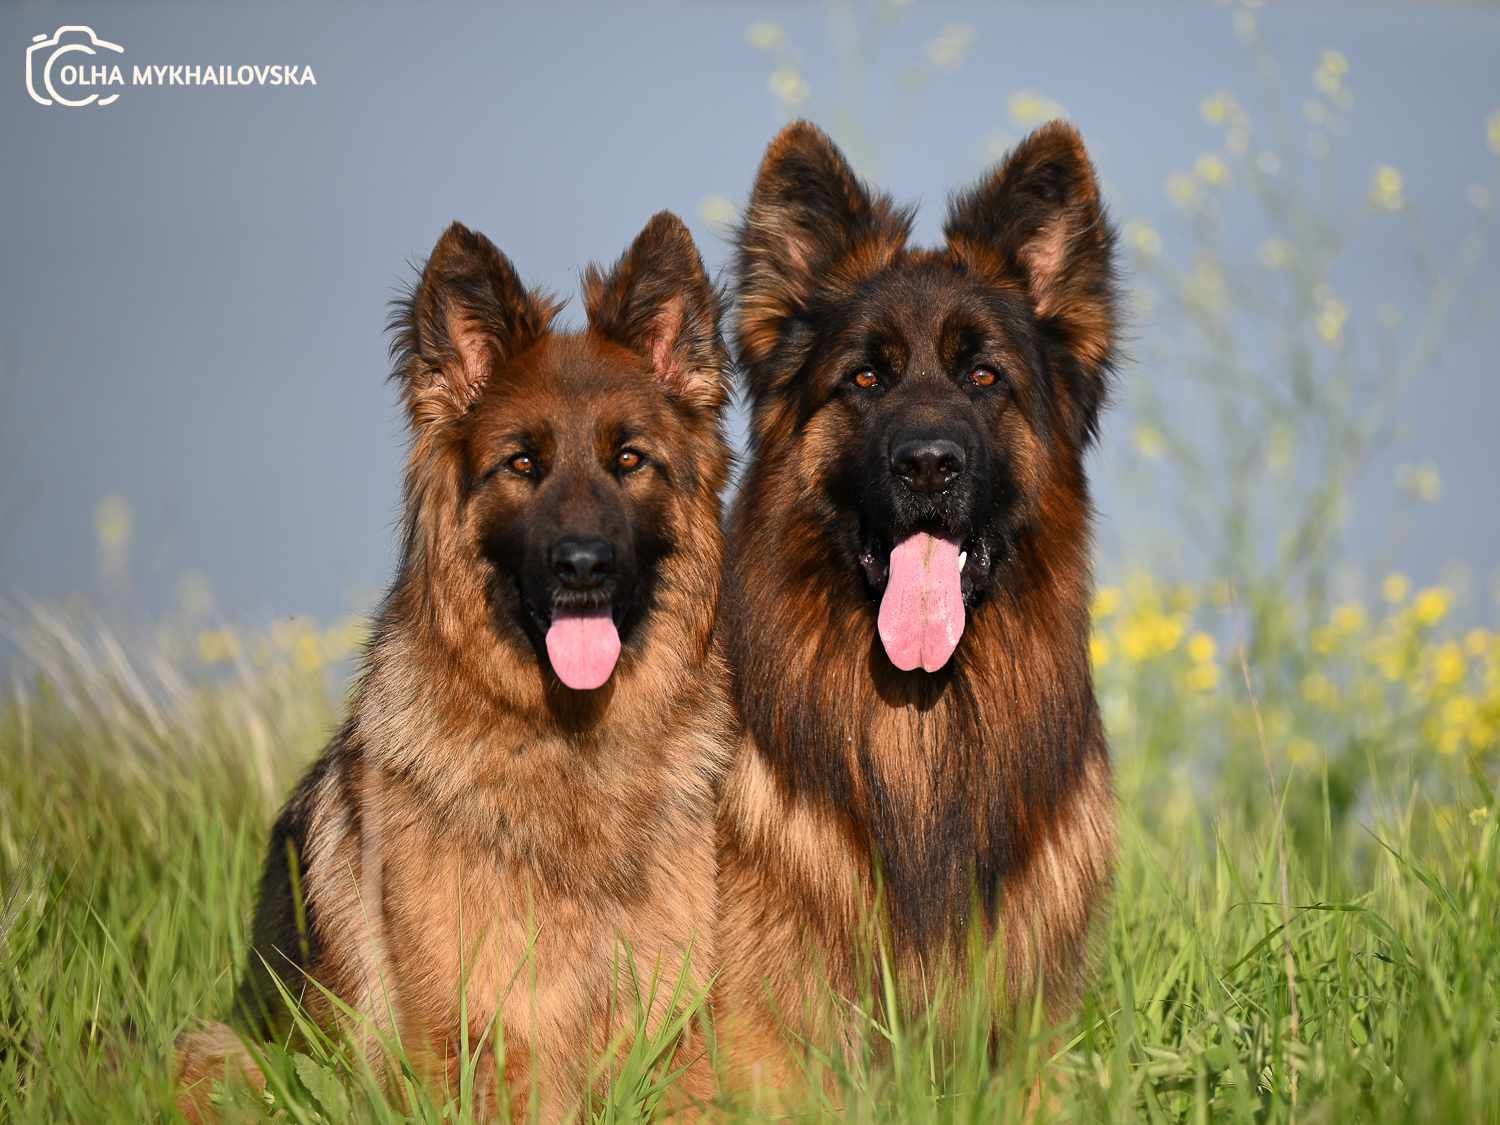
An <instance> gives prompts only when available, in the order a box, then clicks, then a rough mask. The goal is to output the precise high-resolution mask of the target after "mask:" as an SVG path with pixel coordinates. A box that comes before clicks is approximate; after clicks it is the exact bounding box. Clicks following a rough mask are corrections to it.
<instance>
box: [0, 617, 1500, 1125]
mask: <svg viewBox="0 0 1500 1125" xmlns="http://www.w3.org/2000/svg"><path fill="white" fill-rule="evenodd" d="M41 632H42V633H44V634H47V637H49V638H50V639H45V643H43V644H41V645H40V646H39V647H38V649H37V651H38V652H40V653H41V654H42V657H43V659H42V665H43V673H44V675H43V676H42V677H41V678H40V679H39V680H37V682H36V686H34V687H32V688H29V689H28V690H27V691H25V692H24V693H22V694H18V695H17V696H16V697H15V698H14V699H13V700H12V701H11V702H10V703H9V704H8V705H7V706H5V707H4V708H3V709H0V779H3V780H0V1120H5V1121H12V1120H13V1121H56V1120H78V1121H107V1120H131V1121H140V1120H150V1119H157V1118H170V1117H171V1116H172V1114H173V1110H172V1108H171V1089H170V1057H171V1047H172V1042H173V1039H174V1037H175V1036H176V1035H177V1034H178V1032H179V1031H181V1030H182V1029H183V1027H184V1026H186V1024H187V1023H188V1022H189V1021H191V1020H193V1019H194V1018H197V1017H202V1016H205V1015H214V1014H219V1013H222V1011H223V1010H224V1008H225V1006H226V1004H227V1001H228V999H229V996H230V990H231V987H232V983H233V975H234V972H235V967H236V966H237V965H238V964H240V963H242V961H243V958H244V957H245V955H246V954H245V946H244V942H245V927H246V923H247V920H248V917H249V912H250V907H251V899H252V894H253V888H254V885H255V881H256V878H257V875H258V868H259V864H260V860H261V849H262V846H263V842H264V839H265V835H266V831H267V828H268V825H269V823H270V820H271V818H272V816H273V814H274V811H275V808H276V806H277V805H278V803H279V801H280V800H281V798H282V796H283V794H284V792H285V790H286V787H287V786H288V785H289V784H290V782H291V781H292V779H293V778H294V777H295V775H296V773H297V772H298V770H299V769H300V768H301V767H302V766H303V765H304V764H305V763H306V762H307V761H308V760H309V759H310V757H311V756H312V755H313V754H315V753H316V752H317V749H318V746H319V744H320V742H321V740H322V738H323V737H324V736H325V735H326V733H327V731H328V730H329V729H331V727H332V725H333V723H334V722H335V721H336V718H337V715H338V703H337V700H336V699H335V698H333V697H332V695H331V693H330V692H329V691H328V690H327V688H326V686H325V681H324V677H323V675H322V674H321V673H314V672H311V671H303V672H298V671H296V670H295V668H294V667H293V665H292V663H291V662H289V661H282V662H279V663H272V664H269V665H266V666H262V667H258V668H256V669H254V670H250V669H248V668H247V669H241V670H240V671H239V672H237V673H235V674H232V675H229V676H227V677H222V678H219V679H218V680H216V681H215V682H212V683H210V684H207V685H204V684H202V683H201V682H200V683H198V684H197V685H196V686H194V685H193V684H192V683H188V682H184V681H183V680H181V679H180V678H179V677H178V675H177V673H176V671H175V670H174V668H173V667H172V666H171V665H170V664H166V663H163V664H161V665H160V666H158V667H156V668H154V669H153V670H151V671H150V672H149V673H148V672H144V671H138V670H135V669H133V668H131V666H130V665H129V664H128V663H127V662H126V661H125V660H124V658H123V657H122V656H120V654H119V652H118V651H117V650H114V649H113V648H112V646H111V644H110V642H109V641H108V640H107V638H105V639H96V640H91V641H89V642H88V643H87V644H84V643H80V642H78V641H76V640H75V639H74V634H72V633H70V632H68V631H67V630H66V629H64V628H63V627H61V626H55V627H51V626H47V625H46V624H45V623H43V626H42V627H41ZM1152 706H1153V707H1156V708H1158V709H1160V708H1170V707H1172V706H1174V704H1173V703H1172V701H1171V698H1170V696H1169V695H1166V696H1164V697H1163V700H1162V701H1159V702H1158V703H1156V704H1152ZM1226 713H1228V712H1226ZM1177 718H1180V716H1176V715H1175V713H1174V714H1166V713H1161V714H1157V713H1153V714H1151V715H1147V716H1144V717H1138V722H1137V724H1136V726H1137V729H1140V727H1141V726H1142V725H1144V723H1143V719H1150V721H1151V722H1150V725H1151V726H1152V727H1153V729H1158V730H1160V729H1171V730H1174V731H1182V732H1183V733H1184V734H1186V733H1189V732H1187V731H1185V730H1184V728H1183V726H1182V724H1181V723H1180V722H1177V723H1174V722H1171V721H1172V720H1175V719H1177ZM1190 733H1191V736H1192V738H1193V739H1194V741H1193V742H1184V743H1183V745H1182V747H1181V749H1180V756H1181V758H1182V759H1183V761H1184V762H1186V763H1188V767H1187V769H1186V772H1179V774H1177V775H1176V776H1178V777H1179V780H1181V784H1182V785H1183V786H1196V788H1195V789H1194V790H1193V791H1192V792H1191V795H1190V796H1188V797H1187V799H1186V800H1178V801H1177V802H1175V803H1173V802H1169V801H1165V800H1163V799H1162V798H1161V795H1160V792H1159V789H1158V788H1156V787H1155V784H1154V783H1155V782H1159V780H1160V777H1161V776H1164V775H1165V774H1166V773H1167V771H1166V769H1165V767H1164V766H1163V765H1162V763H1161V761H1160V757H1159V755H1148V754H1146V753H1144V752H1143V751H1142V750H1141V749H1140V748H1139V745H1138V743H1139V742H1140V738H1139V737H1133V738H1124V739H1119V740H1117V741H1118V742H1119V743H1120V745H1119V757H1120V764H1121V768H1120V785H1121V789H1122V828H1123V842H1124V851H1123V857H1122V862H1121V865H1120V871H1119V881H1118V888H1117V892H1116V895H1115V906H1114V910H1113V915H1112V918H1111V920H1110V922H1109V924H1108V925H1107V927H1106V928H1105V930H1104V932H1102V933H1101V935H1100V944H1099V962H1098V967H1097V972H1096V975H1095V980H1094V985H1093V987H1092V989H1091V990H1090V992H1089V994H1088V997H1087V1000H1086V1003H1085V1005H1084V1007H1083V1009H1082V1011H1081V1012H1080V1013H1079V1014H1078V1016H1077V1018H1076V1019H1075V1020H1074V1021H1073V1022H1071V1023H1070V1024H1069V1025H1067V1026H1066V1027H1064V1028H1061V1029H1056V1028H1051V1027H1047V1026H1045V1025H1044V1024H1043V1023H1042V1021H1041V1020H1040V1019H1039V1018H1037V1017H1035V1016H1034V1014H1028V1013H1023V1014H1022V1017H1021V1018H1020V1020H1019V1022H1018V1025H1017V1026H1016V1027H1015V1028H1014V1029H1013V1030H1012V1031H1011V1032H1010V1033H1009V1034H1008V1035H1007V1036H1005V1037H1004V1039H1003V1042H1004V1044H1005V1045H1004V1047H1003V1048H1002V1050H1001V1051H1000V1052H999V1054H998V1057H996V1056H995V1055H994V1054H992V1052H991V1051H990V1049H989V1043H990V1034H989V1026H988V1019H987V1018H986V1015H985V1014H984V1013H981V1012H976V1013H975V1014H974V1018H972V1019H969V1020H966V1021H961V1022H962V1023H963V1026H964V1027H965V1028H967V1030H966V1031H965V1032H964V1033H962V1034H960V1035H959V1036H958V1039H957V1042H953V1041H951V1040H946V1039H940V1038H938V1037H936V1036H934V1035H932V1034H930V1033H929V1031H928V1030H927V1029H926V1028H924V1026H923V1025H922V1023H921V1021H920V1019H917V1018H914V1017H911V1016H910V1015H909V1016H908V1019H909V1021H910V1022H906V1023H902V1024H899V1025H896V1024H894V1023H885V1024H878V1023H876V1022H874V1021H872V1022H871V1023H870V1026H869V1034H868V1036H867V1041H866V1050H865V1051H864V1052H862V1053H861V1057H858V1058H855V1059H853V1060H839V1061H837V1062H830V1068H831V1078H832V1085H833V1086H834V1087H835V1088H836V1089H837V1091H838V1093H837V1095H836V1096H834V1095H830V1094H828V1093H827V1092H826V1091H825V1090H824V1089H823V1085H824V1084H823V1083H821V1082H815V1083H812V1084H810V1088H809V1090H808V1091H806V1092H804V1094H803V1095H800V1096H801V1097H802V1098H803V1100H804V1101H805V1105H806V1108H807V1112H808V1114H809V1115H815V1114H820V1113H821V1114H824V1115H827V1116H830V1117H832V1116H836V1115H839V1114H840V1113H842V1114H843V1115H844V1116H847V1117H848V1118H849V1119H853V1120H869V1121H875V1120H880V1121H923V1120H944V1121H950V1120H951V1121H990V1120H995V1119H996V1118H997V1117H999V1116H1001V1115H1010V1116H1012V1117H1013V1116H1014V1115H1015V1114H1017V1113H1018V1112H1019V1111H1020V1109H1021V1107H1022V1106H1024V1105H1025V1104H1026V1102H1027V1099H1028V1097H1030V1096H1031V1095H1032V1092H1033V1090H1034V1089H1035V1088H1036V1085H1037V1083H1038V1082H1040V1083H1041V1084H1042V1085H1043V1087H1044V1088H1045V1089H1046V1090H1047V1091H1048V1093H1047V1095H1046V1096H1045V1097H1043V1098H1042V1099H1041V1101H1040V1109H1039V1110H1038V1113H1037V1117H1038V1119H1040V1120H1068V1121H1089V1122H1093V1121H1108V1120H1137V1119H1146V1120H1153V1121H1154V1120H1164V1121H1166V1120H1170V1121H1179V1120H1180V1121H1209V1120H1252V1119H1253V1120H1272V1121H1281V1120H1294V1119H1295V1120H1301V1121H1331V1122H1344V1121H1405V1120H1413V1121H1421V1122H1424V1123H1431V1122H1436V1121H1482V1120H1500V1109H1497V1107H1500V1093H1497V1091H1500V844H1497V820H1500V814H1497V813H1496V812H1495V811H1493V810H1492V809H1491V804H1492V800H1491V794H1490V792H1489V790H1488V788H1487V786H1486V782H1485V781H1484V778H1483V774H1482V773H1480V772H1476V773H1472V774H1469V775H1466V776H1461V777H1458V778H1457V779H1456V780H1455V781H1454V783H1453V787H1452V789H1451V790H1450V791H1448V792H1446V794H1445V796H1444V797H1443V799H1442V800H1441V801H1440V800H1438V799H1437V797H1435V796H1429V795H1425V794H1427V793H1428V792H1429V789H1430V787H1428V786H1421V785H1418V784H1417V783H1416V782H1413V781H1411V780H1409V773H1410V771H1402V770H1390V771H1389V773H1390V777H1391V779H1392V780H1387V779H1386V778H1385V777H1383V776H1382V775H1383V774H1384V773H1385V772H1386V771H1387V768H1388V765H1389V763H1388V762H1386V761H1385V760H1384V759H1382V758H1381V757H1380V756H1379V754H1378V753H1375V752H1374V751H1369V752H1368V757H1367V761H1368V763H1369V769H1368V773H1369V777H1368V779H1367V780H1368V784H1367V786H1366V787H1365V788H1364V790H1363V796H1362V797H1361V798H1360V799H1359V800H1358V801H1356V802H1353V803H1352V804H1350V803H1349V802H1340V804H1339V811H1338V813H1337V814H1335V812H1334V808H1333V805H1332V803H1331V802H1330V800H1329V798H1328V795H1327V788H1326V786H1324V785H1323V784H1322V782H1321V780H1320V778H1319V775H1318V774H1317V772H1315V771H1313V772H1309V771H1293V772H1286V773H1285V774H1284V775H1283V777H1282V779H1281V780H1279V781H1278V782H1277V785H1278V786H1280V788H1277V789H1273V788H1272V785H1271V784H1269V783H1268V778H1267V774H1266V770H1265V763H1264V762H1263V761H1262V760H1260V759H1259V758H1256V759H1255V760H1254V761H1253V762H1251V763H1248V764H1247V765H1246V767H1245V768H1244V769H1241V770H1239V771H1237V772H1236V771H1232V770H1214V771H1210V770H1207V769H1204V770H1200V771H1197V772H1194V771H1193V769H1192V768H1191V763H1192V761H1193V756H1194V755H1193V751H1192V747H1193V746H1194V745H1196V746H1205V745H1206V744H1205V743H1203V742H1202V741H1199V740H1201V739H1203V738H1204V737H1205V732H1204V731H1203V730H1202V729H1201V725H1200V727H1199V728H1193V729H1192V731H1191V732H1190ZM1367 750H1368V748H1367ZM1203 755H1204V757H1205V759H1207V758H1208V757H1209V756H1210V755H1209V751H1208V750H1207V749H1206V748H1205V749H1204V750H1203ZM1180 764H1181V763H1179V765H1180ZM1395 778H1407V780H1400V781H1398V780H1394V779H1395ZM1230 779H1233V780H1230ZM1288 779H1289V780H1288ZM1178 796H1179V797H1183V794H1181V793H1179V794H1178ZM1283 802H1285V803H1286V804H1287V806H1288V807H1291V806H1292V805H1294V804H1295V805H1296V806H1297V808H1298V809H1299V810H1300V812H1299V816H1300V817H1301V818H1302V819H1301V820H1300V821H1299V824H1304V825H1305V824H1311V825H1312V827H1311V828H1307V827H1303V828H1301V829H1300V830H1298V831H1293V832H1288V833H1287V834H1286V839H1285V841H1284V843H1285V846H1286V849H1287V855H1286V863H1287V881H1286V890H1287V893H1286V895H1285V898H1283V895H1282V891H1281V879H1280V875H1279V849H1280V847H1281V846H1282V844H1283V838H1282V833H1281V826H1282V824H1283V816H1284V814H1283V812H1282V804H1283ZM1173 809H1176V810H1177V811H1175V812H1174V811H1172V810H1173ZM1183 809H1186V812H1185V813H1184V812H1183V811H1182V810H1183ZM1220 809H1222V810H1224V811H1223V812H1222V813H1220V811H1219V810H1220ZM1320 809H1321V810H1322V816H1321V823H1319V817H1318V816H1317V815H1316V814H1317V810H1320ZM1284 918H1285V919H1286V920H1287V923H1288V924H1285V925H1284V923H1283V919H1284ZM669 986H670V985H667V987H669ZM872 1010H875V1008H872ZM1294 1013H1295V1014H1294ZM1028 1016H1030V1018H1028ZM308 1032H309V1033H308V1036H307V1041H306V1042H305V1043H302V1044H301V1045H299V1046H298V1047H297V1048H296V1049H295V1050H291V1049H286V1048H284V1047H282V1046H278V1045H272V1046H270V1047H269V1048H268V1049H267V1065H268V1069H269V1071H270V1075H271V1089H270V1094H269V1097H268V1099H266V1100H261V1101H257V1100H256V1099H254V1098H252V1097H250V1096H249V1095H247V1094H241V1095H240V1096H239V1097H238V1099H237V1100H236V1101H235V1102H234V1103H233V1106H231V1107H230V1108H234V1107H237V1112H241V1113H244V1114H245V1115H247V1116H251V1117H255V1116H262V1115H263V1116H267V1117H275V1118H276V1119H280V1120H289V1121H316V1120H329V1121H332V1120H342V1119H346V1118H349V1117H351V1116H353V1117H355V1118H357V1119H361V1120H383V1119H399V1118H403V1117H405V1116H406V1114H407V1112H408V1110H407V1109H404V1108H402V1107H401V1105H400V1103H399V1102H398V1103H391V1102H388V1101H386V1100H385V1097H384V1096H383V1094H382V1092H381V1084H380V1082H379V1081H378V1080H377V1078H376V1077H375V1076H374V1075H373V1074H371V1073H370V1072H369V1071H368V1070H366V1069H365V1068H363V1067H361V1066H358V1065H355V1064H351V1063H350V1062H348V1061H347V1059H346V1057H345V1056H344V1055H343V1054H341V1053H340V1052H339V1050H338V1048H337V1046H336V1045H335V1044H332V1043H329V1042H327V1041H325V1040H323V1039H321V1038H320V1037H319V1036H318V1034H317V1033H316V1031H315V1030H313V1029H308ZM495 1046H496V1044H495V1043H494V1042H493V1041H492V1042H486V1043H478V1044H473V1045H472V1049H473V1050H474V1051H479V1050H488V1049H493V1048H494V1047H495ZM670 1046H671V1044H670V1043H669V1042H667V1041H665V1040H664V1039H661V1038H659V1039H658V1040H657V1041H654V1042H645V1041H643V1042H640V1043H637V1044H636V1045H635V1047H634V1048H633V1049H632V1051H631V1053H630V1055H629V1057H628V1058H627V1059H626V1060H625V1062H624V1064H623V1067H622V1073H621V1077H620V1078H619V1080H618V1081H617V1082H616V1083H615V1084H614V1086H613V1087H612V1089H611V1091H610V1094H609V1097H608V1099H607V1100H606V1101H604V1102H603V1103H602V1104H600V1105H597V1106H594V1107H592V1112H593V1114H594V1116H595V1117H596V1118H597V1119H598V1120H601V1121H629V1120H635V1119H639V1118H643V1117H648V1116H650V1113H651V1110H652V1108H653V1106H654V1105H656V1104H657V1101H658V1099H659V1098H660V1096H661V1094H662V1090H663V1088H664V1086H665V1085H667V1084H669V1083H670V1082H671V1081H672V1078H673V1076H672V1074H671V1073H670V1072H669V1070H668V1065H669V1064H668V1053H669V1049H670ZM467 1095H468V1090H467V1086H465V1087H464V1088H461V1089H460V1090H457V1091H455V1092H454V1097H453V1099H452V1101H451V1102H449V1103H448V1104H438V1103H437V1102H436V1101H435V1100H433V1099H430V1098H427V1097H425V1096H424V1095H421V1094H420V1093H419V1092H416V1091H415V1088H414V1087H413V1088H411V1091H410V1096H411V1099H412V1100H411V1101H410V1102H408V1103H407V1104H408V1106H410V1107H414V1109H413V1112H414V1115H415V1116H417V1117H419V1118H421V1119H424V1120H441V1119H445V1118H449V1119H453V1120H465V1119H468V1117H469V1103H468V1096H467ZM518 1096H519V1097H520V1099H521V1103H520V1104H521V1106H522V1107H524V1104H525V1100H524V1098H525V1094H524V1092H521V1093H520V1094H519V1095H518ZM720 1115H721V1116H722V1117H723V1118H725V1119H729V1120H738V1119H749V1118H750V1117H751V1115H750V1114H749V1112H748V1111H746V1110H745V1109H744V1108H743V1107H735V1106H726V1107H722V1108H721V1110H720Z"/></svg>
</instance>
